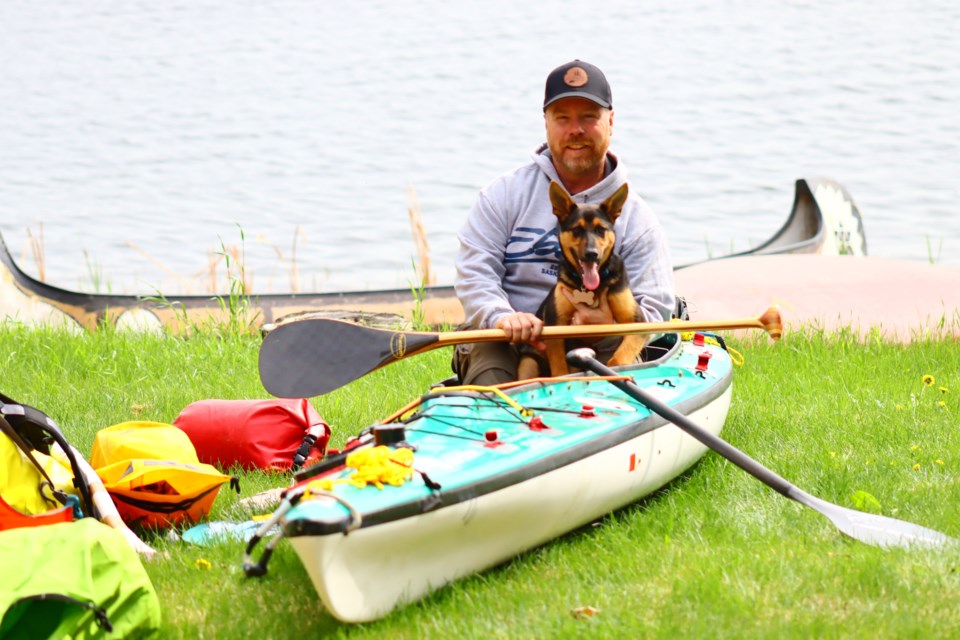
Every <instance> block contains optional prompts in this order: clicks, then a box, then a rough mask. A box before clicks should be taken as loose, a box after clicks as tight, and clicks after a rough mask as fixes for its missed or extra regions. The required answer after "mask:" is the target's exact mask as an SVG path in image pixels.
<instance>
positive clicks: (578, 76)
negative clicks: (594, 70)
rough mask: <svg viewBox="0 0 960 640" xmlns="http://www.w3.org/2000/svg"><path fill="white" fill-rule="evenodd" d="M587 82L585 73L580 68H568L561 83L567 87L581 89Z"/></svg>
mask: <svg viewBox="0 0 960 640" xmlns="http://www.w3.org/2000/svg"><path fill="white" fill-rule="evenodd" d="M588 80H589V78H588V77H587V72H586V71H584V70H583V68H582V67H570V68H569V69H567V72H566V73H565V74H564V76H563V81H564V82H565V83H566V84H567V86H569V87H582V86H583V85H585V84H587V81H588Z"/></svg>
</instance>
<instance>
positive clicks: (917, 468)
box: [913, 462, 920, 471]
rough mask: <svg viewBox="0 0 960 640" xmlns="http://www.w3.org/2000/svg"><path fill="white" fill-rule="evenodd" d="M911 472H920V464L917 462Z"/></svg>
mask: <svg viewBox="0 0 960 640" xmlns="http://www.w3.org/2000/svg"><path fill="white" fill-rule="evenodd" d="M913 470H914V471H920V463H919V462H918V463H917V464H915V465H913Z"/></svg>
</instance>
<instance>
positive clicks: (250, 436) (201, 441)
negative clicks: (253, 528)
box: [173, 398, 330, 470]
mask: <svg viewBox="0 0 960 640" xmlns="http://www.w3.org/2000/svg"><path fill="white" fill-rule="evenodd" d="M173 424H174V425H176V426H177V427H179V428H180V429H182V430H183V431H185V432H186V434H187V436H189V438H190V441H191V442H193V446H194V447H195V448H196V450H197V456H198V457H199V458H200V462H206V463H207V464H219V465H220V466H221V467H222V468H228V467H231V466H233V465H235V464H238V465H240V466H242V467H244V468H245V469H281V470H288V469H291V468H292V469H294V470H296V469H299V468H300V467H301V466H303V464H304V462H306V461H307V460H308V459H314V458H316V459H319V458H322V457H323V454H324V452H325V451H326V449H327V442H328V441H329V440H330V427H329V426H328V425H327V423H326V422H324V421H323V418H321V417H320V414H319V413H317V411H316V409H314V408H313V405H311V404H310V402H309V401H308V400H307V399H305V398H278V399H271V400H199V401H197V402H194V403H191V404H189V405H187V406H186V407H185V408H184V409H183V411H181V412H180V415H179V416H177V418H176V419H175V420H174V421H173Z"/></svg>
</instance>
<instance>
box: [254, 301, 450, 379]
mask: <svg viewBox="0 0 960 640" xmlns="http://www.w3.org/2000/svg"><path fill="white" fill-rule="evenodd" d="M438 339H439V336H438V335H437V334H434V333H418V332H405V331H388V330H385V329H371V328H370V327H364V326H362V325H358V324H354V323H352V322H344V321H342V320H331V319H327V318H310V319H308V320H298V321H294V322H290V323H288V324H281V325H280V326H278V327H277V328H276V329H274V330H273V331H271V332H270V333H268V334H267V336H266V337H265V338H264V339H263V344H262V345H261V346H260V381H261V382H262V383H263V386H264V388H266V390H267V391H269V392H270V393H272V394H273V395H275V396H277V397H280V398H309V397H312V396H319V395H322V394H324V393H328V392H330V391H333V390H334V389H338V388H340V387H342V386H343V385H345V384H347V383H348V382H352V381H354V380H356V379H357V378H360V377H362V376H364V375H366V374H368V373H370V372H371V371H374V370H376V369H379V368H380V367H383V366H386V365H388V364H390V363H391V362H395V361H397V360H400V359H401V358H404V357H406V356H408V355H413V354H415V353H419V352H420V351H424V350H426V349H427V348H428V347H429V346H430V345H432V344H434V343H436V342H437V340H438Z"/></svg>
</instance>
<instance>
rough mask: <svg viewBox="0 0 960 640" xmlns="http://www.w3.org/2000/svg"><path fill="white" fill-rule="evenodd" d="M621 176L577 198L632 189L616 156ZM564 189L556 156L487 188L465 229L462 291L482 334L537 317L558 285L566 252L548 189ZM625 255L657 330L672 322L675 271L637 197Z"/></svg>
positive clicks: (621, 227) (619, 246) (622, 232)
mask: <svg viewBox="0 0 960 640" xmlns="http://www.w3.org/2000/svg"><path fill="white" fill-rule="evenodd" d="M607 157H608V159H609V160H610V161H611V162H612V164H613V170H612V171H610V172H609V173H608V175H607V176H606V177H605V178H604V179H603V180H602V181H601V182H600V183H599V184H596V185H594V186H593V187H591V188H589V189H587V190H586V191H583V192H581V193H578V194H576V195H575V196H573V198H574V200H575V201H577V202H586V203H599V202H602V201H603V200H605V199H606V198H607V197H609V196H610V195H611V194H612V193H613V192H614V191H616V190H617V188H618V187H619V186H620V185H621V184H623V183H624V182H626V181H627V175H626V169H625V168H624V167H623V165H622V164H621V163H620V162H619V161H618V160H617V158H616V156H614V155H613V154H612V153H608V154H607ZM551 180H555V181H557V182H558V183H560V184H563V183H562V182H561V181H560V178H559V176H557V172H556V169H555V168H554V166H553V161H552V160H551V157H550V151H549V150H543V151H541V152H540V153H538V154H536V155H535V156H534V157H533V161H532V162H531V163H530V164H527V165H524V166H522V167H520V168H518V169H516V170H515V171H512V172H510V173H507V174H504V175H502V176H500V177H499V178H497V179H496V180H494V181H493V182H492V183H491V184H490V185H488V186H487V187H486V188H484V189H483V190H482V191H481V192H480V195H479V196H478V197H477V201H476V203H475V204H474V206H473V208H472V209H471V210H470V214H469V215H468V216H467V221H466V223H465V224H464V225H463V227H462V228H461V229H460V232H459V234H458V238H459V239H460V252H459V253H458V254H457V258H456V267H457V276H456V279H455V280H454V287H455V289H456V292H457V297H458V298H459V299H460V303H461V304H462V305H463V308H464V311H465V313H466V318H467V322H468V323H469V324H470V325H471V326H473V327H476V328H479V329H489V328H492V327H494V326H495V325H496V323H497V320H499V319H500V317H502V316H503V315H506V314H509V313H513V312H514V311H526V312H529V313H536V311H537V309H538V308H539V307H540V303H541V302H543V299H544V298H545V297H546V296H547V294H548V293H549V292H550V289H551V288H552V287H553V286H554V285H555V284H556V283H557V265H558V263H559V260H560V246H559V242H558V237H557V218H556V216H554V215H553V207H552V206H551V204H550V197H549V195H548V188H549V186H550V181H551ZM614 228H615V229H616V232H617V243H616V248H615V251H617V252H618V253H619V254H620V255H621V257H622V258H623V261H624V263H625V265H626V269H627V273H628V274H629V275H630V287H631V289H632V290H633V294H634V296H635V297H636V298H637V303H638V304H639V305H640V308H641V309H642V310H643V314H644V316H645V317H646V319H647V321H649V322H662V321H663V320H667V319H669V318H670V314H671V313H672V312H673V308H674V286H673V264H672V262H671V260H670V250H669V247H668V246H667V238H666V236H665V235H664V233H663V229H662V228H661V227H660V222H659V221H658V220H657V218H656V216H655V215H654V213H653V211H652V210H651V209H650V207H649V206H648V205H647V203H646V202H644V201H643V199H642V198H641V197H640V195H639V194H638V193H637V191H636V190H635V189H631V190H630V194H629V196H628V198H627V202H626V204H625V205H624V207H623V212H622V213H621V214H620V217H619V218H617V222H616V225H615V227H614Z"/></svg>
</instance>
